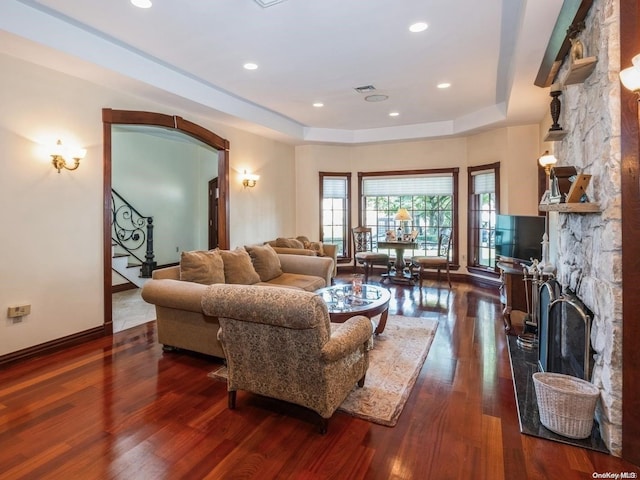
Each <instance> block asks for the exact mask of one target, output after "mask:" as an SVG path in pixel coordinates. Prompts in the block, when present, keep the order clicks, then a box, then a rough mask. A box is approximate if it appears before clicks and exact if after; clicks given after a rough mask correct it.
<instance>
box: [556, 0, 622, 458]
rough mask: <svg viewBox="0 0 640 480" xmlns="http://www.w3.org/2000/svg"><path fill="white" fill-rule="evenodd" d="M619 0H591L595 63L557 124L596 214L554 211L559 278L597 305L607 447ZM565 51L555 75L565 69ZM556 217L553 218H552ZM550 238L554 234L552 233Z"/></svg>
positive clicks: (617, 379)
mask: <svg viewBox="0 0 640 480" xmlns="http://www.w3.org/2000/svg"><path fill="white" fill-rule="evenodd" d="M619 12H620V8H619V0H595V1H594V3H593V6H592V7H591V10H590V11H589V14H588V16H587V18H586V20H585V24H586V28H585V30H584V31H583V32H582V33H581V34H580V36H579V38H580V39H581V41H582V43H583V44H584V47H585V57H590V56H596V57H597V58H598V61H597V64H596V68H595V71H594V72H593V73H592V74H591V75H590V76H589V77H588V78H587V79H586V80H585V82H584V83H582V84H578V85H568V86H565V87H564V88H563V93H562V95H561V97H560V99H561V101H562V112H561V122H562V123H561V126H562V127H563V129H565V130H567V131H568V132H569V133H568V135H567V136H566V137H565V138H564V139H563V140H562V141H561V142H556V143H555V144H554V151H555V155H556V157H557V158H558V159H559V163H558V164H559V165H574V166H575V167H576V169H577V170H578V172H579V173H580V172H583V173H588V174H591V175H592V178H591V184H590V186H589V188H588V189H587V193H588V195H589V197H590V199H591V201H595V202H598V203H599V204H600V206H601V208H602V213H600V214H564V213H563V214H557V213H556V214H552V215H553V216H554V217H553V218H552V220H551V222H550V225H551V227H552V228H554V225H555V228H557V229H558V231H557V232H556V235H555V238H557V239H558V245H556V252H557V258H556V259H555V264H556V266H557V269H558V280H559V281H560V283H561V284H562V285H563V287H565V288H569V289H571V290H572V291H575V292H576V293H577V295H578V296H579V297H580V299H581V300H582V301H583V302H584V303H585V304H586V305H587V306H588V307H589V308H590V309H591V311H592V312H593V313H594V319H593V324H592V333H591V344H592V346H593V348H594V350H595V352H596V358H595V367H594V371H593V376H592V382H593V383H594V384H595V385H597V386H598V387H599V388H600V389H601V392H602V393H601V397H600V398H601V401H600V402H599V405H598V410H597V412H596V416H597V418H598V420H599V422H600V431H601V433H602V437H603V440H604V441H605V443H606V444H607V446H608V448H609V450H610V451H611V452H612V453H613V454H614V455H617V456H620V454H621V441H622V320H623V319H622V264H621V253H622V234H621V190H620V189H621V177H620V174H621V172H620V168H621V163H620V159H621V153H620V88H621V87H620V83H619V80H618V72H619V66H620V35H619V18H620V13H619ZM566 63H568V59H567V60H566V61H565V65H563V67H562V69H561V71H560V73H559V75H558V78H559V79H560V81H562V79H563V78H564V75H565V74H566V73H565V72H566V70H567V65H566ZM554 220H555V221H554ZM552 238H553V237H552Z"/></svg>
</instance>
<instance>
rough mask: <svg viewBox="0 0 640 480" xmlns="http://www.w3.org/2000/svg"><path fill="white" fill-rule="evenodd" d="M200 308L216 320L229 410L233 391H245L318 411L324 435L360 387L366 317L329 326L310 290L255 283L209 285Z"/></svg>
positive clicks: (365, 358) (323, 309)
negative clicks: (226, 376) (334, 414)
mask: <svg viewBox="0 0 640 480" xmlns="http://www.w3.org/2000/svg"><path fill="white" fill-rule="evenodd" d="M202 308H203V311H204V312H205V314H206V315H210V316H216V317H218V318H219V322H220V330H219V331H218V338H219V340H220V342H221V343H222V347H223V349H224V352H225V356H226V359H227V370H228V380H227V389H228V392H229V408H231V409H233V408H235V403H236V391H237V390H248V391H250V392H253V393H257V394H259V395H264V396H267V397H272V398H277V399H280V400H284V401H287V402H291V403H294V404H297V405H302V406H304V407H307V408H309V409H311V410H313V411H315V412H317V413H318V414H319V415H320V417H321V418H322V422H321V433H325V432H326V430H327V424H328V419H329V418H330V417H331V416H332V415H333V413H334V412H335V411H336V409H337V408H338V407H339V406H340V404H341V403H342V402H343V401H344V399H345V398H346V397H347V395H348V394H349V392H351V390H352V389H353V388H354V386H355V385H356V383H357V384H358V385H359V386H360V387H362V386H363V385H364V378H365V374H366V371H367V368H368V366H369V357H368V346H369V341H370V339H371V335H372V326H371V321H370V320H369V319H368V318H367V317H364V316H355V317H352V318H350V319H349V320H347V321H346V322H345V323H342V324H334V325H333V329H332V328H331V324H330V322H329V313H328V312H327V306H326V304H325V303H324V301H323V300H322V299H321V298H320V297H319V296H317V295H315V294H314V293H312V292H306V291H302V290H293V289H287V288H279V287H264V286H252V285H229V284H216V285H211V286H210V287H208V289H207V292H206V294H205V295H204V296H203V299H202ZM332 330H333V331H332Z"/></svg>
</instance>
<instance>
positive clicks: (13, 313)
mask: <svg viewBox="0 0 640 480" xmlns="http://www.w3.org/2000/svg"><path fill="white" fill-rule="evenodd" d="M30 313H31V305H17V306H15V307H9V308H8V309H7V317H9V318H16V317H24V316H25V315H29V314H30Z"/></svg>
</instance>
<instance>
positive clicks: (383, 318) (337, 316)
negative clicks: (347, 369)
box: [316, 283, 391, 335]
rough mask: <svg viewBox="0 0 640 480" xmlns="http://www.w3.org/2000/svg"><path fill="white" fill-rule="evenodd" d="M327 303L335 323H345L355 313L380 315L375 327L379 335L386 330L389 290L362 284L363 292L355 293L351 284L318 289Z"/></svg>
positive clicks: (367, 315) (389, 298)
mask: <svg viewBox="0 0 640 480" xmlns="http://www.w3.org/2000/svg"><path fill="white" fill-rule="evenodd" d="M316 294H318V295H320V296H321V297H322V299H323V300H324V301H325V303H326V304H327V308H328V309H329V318H330V319H331V321H332V322H334V323H344V322H346V321H347V319H349V318H351V317H353V316H355V315H364V316H365V317H367V318H369V319H371V318H373V317H375V316H376V315H380V321H379V322H378V326H377V327H376V329H375V334H376V335H378V334H380V333H382V332H383V331H384V327H385V326H386V325H387V316H388V315H389V300H391V294H390V293H389V290H387V289H386V288H384V287H378V286H377V285H369V284H367V283H365V284H363V285H362V292H361V293H360V294H359V295H354V293H353V287H352V285H351V284H342V285H332V286H331V287H325V288H321V289H320V290H317V291H316Z"/></svg>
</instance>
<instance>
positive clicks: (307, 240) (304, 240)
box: [296, 235, 311, 245]
mask: <svg viewBox="0 0 640 480" xmlns="http://www.w3.org/2000/svg"><path fill="white" fill-rule="evenodd" d="M296 240H298V241H299V242H302V244H303V245H304V244H305V243H307V242H310V241H311V240H309V237H305V236H304V235H300V236H298V237H296Z"/></svg>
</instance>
